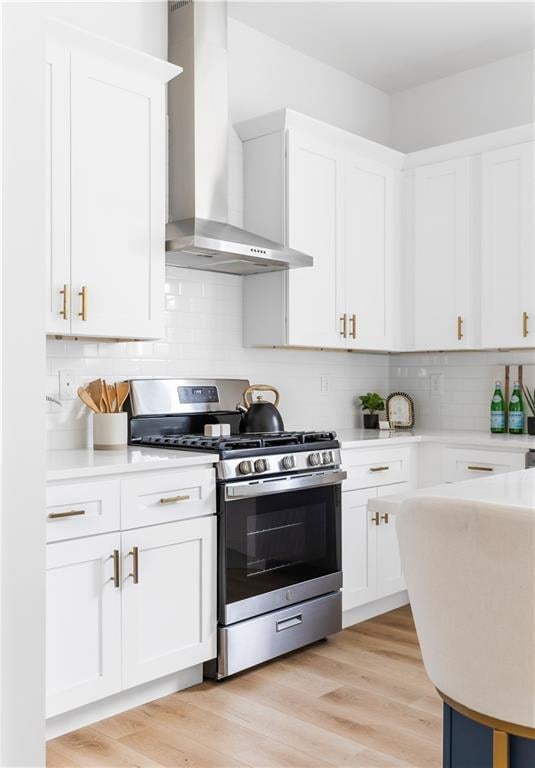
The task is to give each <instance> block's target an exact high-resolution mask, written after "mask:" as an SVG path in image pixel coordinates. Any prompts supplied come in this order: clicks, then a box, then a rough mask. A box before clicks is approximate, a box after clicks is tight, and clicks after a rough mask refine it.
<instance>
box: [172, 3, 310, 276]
mask: <svg viewBox="0 0 535 768" xmlns="http://www.w3.org/2000/svg"><path fill="white" fill-rule="evenodd" d="M169 8H170V11H169V60H170V61H171V62H176V63H180V66H182V67H183V68H184V72H183V74H182V75H180V77H177V78H175V79H174V80H172V81H171V82H170V84H169V122H170V124H169V208H170V219H171V223H170V224H168V225H167V230H166V244H165V248H166V263H167V264H171V265H173V266H176V267H187V268H189V269H201V270H208V271H211V272H228V273H231V274H235V275H250V274H256V273H262V272H274V271H280V270H284V269H290V268H295V267H308V266H312V263H313V262H312V257H311V256H308V255H307V254H304V253H300V252H299V251H295V250H292V249H291V248H285V247H284V246H283V245H281V244H280V243H275V242H273V241H271V240H266V239H265V238H262V237H259V236H258V235H255V234H253V233H251V232H247V231H246V230H244V229H240V228H239V227H236V226H233V225H232V224H230V223H229V219H228V196H229V189H228V158H229V124H230V120H229V99H228V56H227V4H226V2H218V1H216V2H192V1H191V0H181V1H180V2H173V3H171V4H170V6H169Z"/></svg>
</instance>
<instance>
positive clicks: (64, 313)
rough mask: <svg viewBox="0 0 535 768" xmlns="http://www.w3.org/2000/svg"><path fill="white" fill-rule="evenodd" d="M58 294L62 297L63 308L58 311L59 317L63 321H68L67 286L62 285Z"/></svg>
mask: <svg viewBox="0 0 535 768" xmlns="http://www.w3.org/2000/svg"><path fill="white" fill-rule="evenodd" d="M60 294H61V295H62V296H63V308H62V309H61V311H60V315H61V316H62V318H63V319H64V320H68V319H69V286H68V285H67V283H65V284H64V286H63V288H62V290H61V291H60Z"/></svg>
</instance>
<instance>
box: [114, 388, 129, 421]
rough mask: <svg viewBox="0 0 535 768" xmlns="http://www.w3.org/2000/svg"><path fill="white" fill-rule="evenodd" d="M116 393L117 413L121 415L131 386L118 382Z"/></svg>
mask: <svg viewBox="0 0 535 768" xmlns="http://www.w3.org/2000/svg"><path fill="white" fill-rule="evenodd" d="M115 391H116V395H115V398H116V405H115V407H116V408H117V413H121V411H122V409H123V404H124V401H125V400H126V398H127V397H128V395H129V394H130V384H129V383H128V382H127V381H118V382H117V384H116V385H115Z"/></svg>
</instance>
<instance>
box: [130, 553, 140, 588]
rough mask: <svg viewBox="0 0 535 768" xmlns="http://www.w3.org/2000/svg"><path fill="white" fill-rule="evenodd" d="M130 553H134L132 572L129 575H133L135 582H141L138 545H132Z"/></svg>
mask: <svg viewBox="0 0 535 768" xmlns="http://www.w3.org/2000/svg"><path fill="white" fill-rule="evenodd" d="M128 554H129V555H132V573H129V574H128V575H129V576H131V577H132V579H133V581H134V584H138V583H139V549H138V548H137V547H132V549H131V550H130V552H129V553H128Z"/></svg>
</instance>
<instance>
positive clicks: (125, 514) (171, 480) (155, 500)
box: [121, 468, 216, 530]
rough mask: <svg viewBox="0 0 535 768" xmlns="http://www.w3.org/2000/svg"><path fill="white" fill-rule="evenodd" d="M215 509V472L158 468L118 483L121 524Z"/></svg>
mask: <svg viewBox="0 0 535 768" xmlns="http://www.w3.org/2000/svg"><path fill="white" fill-rule="evenodd" d="M215 511H216V495H215V472H214V470H213V469H212V468H210V469H206V468H203V469H193V470H192V469H187V470H183V471H172V472H169V473H164V472H157V473H154V474H152V473H151V474H150V475H147V476H145V477H142V478H139V479H132V480H123V482H122V483H121V528H122V529H123V530H125V529H128V528H139V527H141V526H144V525H154V524H155V523H169V522H173V521H175V520H183V519H186V518H189V517H200V516H201V515H211V514H214V513H215Z"/></svg>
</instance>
